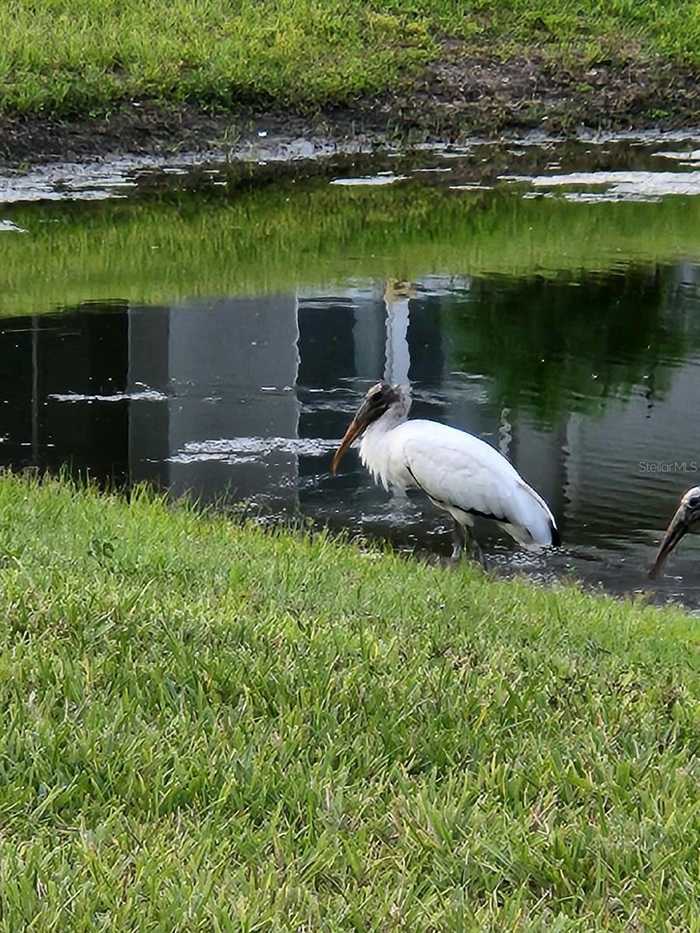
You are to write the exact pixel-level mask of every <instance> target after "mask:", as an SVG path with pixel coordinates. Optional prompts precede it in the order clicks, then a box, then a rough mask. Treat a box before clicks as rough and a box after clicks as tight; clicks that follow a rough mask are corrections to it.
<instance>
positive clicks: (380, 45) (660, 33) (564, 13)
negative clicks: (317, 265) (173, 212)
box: [0, 0, 700, 114]
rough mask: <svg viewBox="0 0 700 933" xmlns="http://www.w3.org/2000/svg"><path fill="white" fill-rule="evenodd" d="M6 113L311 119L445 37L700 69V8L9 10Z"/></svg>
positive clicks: (578, 0) (565, 2) (483, 2)
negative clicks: (263, 107) (241, 108)
mask: <svg viewBox="0 0 700 933" xmlns="http://www.w3.org/2000/svg"><path fill="white" fill-rule="evenodd" d="M0 35H2V37H3V42H2V44H1V46H0V89H1V99H0V110H4V111H6V112H7V111H9V112H19V113H38V112H42V111H50V112H54V113H59V114H73V113H85V112H89V111H90V110H91V109H95V108H96V109H100V110H104V109H105V108H109V107H110V106H111V105H113V104H115V103H117V102H120V101H124V100H129V99H131V98H142V97H156V98H160V99H164V100H171V101H181V100H184V99H187V100H193V101H196V102H198V103H202V104H216V105H223V106H224V107H236V106H238V105H240V104H242V103H246V102H255V103H263V104H264V103H266V102H267V103H277V104H294V105H298V106H299V105H301V106H303V105H306V106H314V105H317V104H322V103H328V102H333V103H338V102H343V101H347V100H348V99H350V98H352V97H353V96H355V95H358V94H373V93H377V92H380V91H382V90H385V89H387V88H391V87H395V86H396V85H397V84H398V83H399V82H400V81H401V79H402V77H403V76H406V75H409V74H411V73H412V72H414V71H415V70H416V69H417V68H419V67H420V66H421V65H422V64H424V63H426V62H427V61H429V60H430V59H431V58H434V57H435V56H437V55H438V52H439V42H440V41H441V39H442V38H444V37H446V36H450V37H456V38H461V39H463V40H465V41H466V42H467V46H468V48H471V49H473V50H479V49H487V50H488V52H489V54H490V55H495V56H498V55H508V54H511V53H513V52H514V51H519V52H521V53H522V52H523V50H524V49H527V50H531V49H533V48H536V49H537V50H539V51H540V52H542V53H544V54H546V55H551V56H553V57H555V58H556V59H559V60H561V59H562V58H572V57H573V58H576V59H577V60H581V59H582V60H584V61H594V60H597V59H600V58H605V57H609V56H611V55H613V56H615V57H618V58H619V57H624V58H632V59H647V60H648V59H649V58H651V57H652V56H653V55H660V56H663V57H665V58H668V59H671V60H675V61H678V62H682V63H687V64H691V65H697V64H698V63H699V62H700V51H699V50H700V15H699V14H698V8H697V3H696V2H695V0H654V2H649V0H645V2H640V0H374V2H372V0H170V2H165V0H43V2H41V3H37V2H32V0H5V2H4V3H3V4H2V5H1V6H0Z"/></svg>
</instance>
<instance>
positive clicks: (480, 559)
mask: <svg viewBox="0 0 700 933" xmlns="http://www.w3.org/2000/svg"><path fill="white" fill-rule="evenodd" d="M471 551H472V559H473V560H475V561H476V562H477V563H479V564H481V567H482V569H483V570H486V569H487V564H486V558H485V557H484V552H483V551H482V550H481V546H480V544H479V543H478V541H477V540H476V538H475V537H474V535H472V540H471Z"/></svg>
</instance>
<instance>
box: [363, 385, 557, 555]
mask: <svg viewBox="0 0 700 933" xmlns="http://www.w3.org/2000/svg"><path fill="white" fill-rule="evenodd" d="M409 409H410V396H409V395H408V393H407V392H406V391H402V392H401V393H400V398H399V400H398V401H396V402H395V403H394V404H393V405H391V406H390V407H389V408H388V410H387V411H386V412H385V413H384V414H383V415H382V416H381V417H380V418H378V419H377V420H376V421H374V422H373V423H372V424H370V425H369V426H368V428H367V430H366V431H365V433H364V435H363V437H362V441H361V444H360V458H361V460H362V462H363V464H364V465H365V466H366V467H367V468H368V469H369V471H370V473H371V474H372V476H373V478H375V479H376V480H378V481H379V482H381V483H382V485H383V486H384V487H385V488H387V489H388V488H389V487H390V486H391V487H395V488H398V489H402V490H406V489H412V488H414V489H415V488H418V489H422V490H423V492H425V494H426V495H427V496H428V497H429V498H430V499H431V500H432V502H433V503H434V504H435V505H436V506H437V507H438V508H440V509H443V510H444V511H446V512H448V513H449V514H450V515H452V517H453V518H454V519H455V521H457V522H458V523H459V524H461V525H471V524H472V523H473V520H474V517H475V516H477V515H481V516H485V517H487V518H491V519H493V520H494V521H496V522H497V523H498V524H499V525H500V526H501V527H502V528H503V529H504V530H505V531H507V532H508V534H510V535H511V537H513V538H515V540H516V541H518V542H519V543H520V544H523V545H525V546H526V547H532V546H547V545H551V544H553V543H554V541H555V538H556V536H557V530H556V523H555V521H554V517H553V515H552V513H551V512H550V510H549V508H548V507H547V504H546V503H545V501H544V500H543V499H542V497H541V496H540V495H538V493H536V492H535V490H534V489H532V488H531V487H530V486H528V484H527V483H526V482H525V480H524V479H523V478H522V477H521V476H520V474H519V473H518V471H517V470H516V469H515V467H514V466H513V465H512V464H511V463H509V462H508V460H506V458H505V457H504V456H502V455H501V454H500V453H499V452H498V451H497V450H496V449H495V448H494V447H492V446H491V445H490V444H488V443H486V442H485V441H483V440H481V439H480V438H478V437H474V435H472V434H467V433H466V432H465V431H459V430H457V429H456V428H451V427H448V426H447V425H444V424H439V423H438V422H435V421H422V420H418V419H416V420H413V421H407V420H406V418H407V416H408V411H409Z"/></svg>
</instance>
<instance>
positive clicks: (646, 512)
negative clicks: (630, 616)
mask: <svg viewBox="0 0 700 933" xmlns="http://www.w3.org/2000/svg"><path fill="white" fill-rule="evenodd" d="M699 196H700V142H699V141H698V140H697V139H692V138H686V139H684V138H665V139H644V138H641V139H628V140H603V141H600V140H599V141H597V142H595V143H593V142H590V141H589V142H585V141H581V142H578V143H568V144H566V145H557V144H553V143H546V144H541V143H540V144H537V145H535V144H529V143H526V142H519V143H518V142H511V143H508V144H504V145H501V146H494V145H479V144H474V145H473V146H470V147H466V148H464V149H457V150H455V149H449V148H442V149H439V148H438V149H435V148H434V149H426V150H424V151H421V152H417V153H413V154H411V155H410V156H406V155H398V154H394V153H388V154H387V153H384V154H381V155H374V156H372V157H369V156H353V157H347V156H345V157H342V156H339V157H337V158H335V159H330V160H325V161H323V162H321V163H313V162H310V161H299V162H297V163H293V164H286V163H285V164H277V165H274V164H257V163H250V164H245V165H216V164H206V165H196V166H193V165H187V164H184V163H183V164H180V165H178V164H170V165H167V166H160V167H159V166H146V167H143V166H142V167H138V166H133V165H131V166H130V165H118V166H115V165H111V166H106V167H105V166H97V167H92V168H90V169H81V170H80V171H77V170H70V169H67V168H64V169H54V170H52V171H51V173H48V174H42V173H36V174H34V175H27V176H21V177H18V178H15V179H7V180H6V181H5V182H4V184H3V185H2V186H0V202H2V203H0V255H1V256H2V264H1V266H0V283H1V284H2V289H1V290H0V314H2V317H1V318H0V349H1V354H0V464H2V465H4V466H5V467H8V468H24V467H38V468H39V469H41V470H50V471H57V470H59V469H62V468H65V467H68V468H70V469H71V470H73V471H74V472H76V473H80V474H82V475H85V474H89V475H90V476H92V477H95V478H97V479H99V480H110V481H112V482H114V483H117V484H119V485H128V484H131V483H136V482H142V481H147V482H151V483H155V484H157V485H158V486H160V487H163V488H166V489H168V490H170V491H171V492H172V494H173V495H180V494H184V493H186V492H190V493H193V494H194V495H195V496H196V497H198V498H199V499H200V500H202V501H205V502H211V503H217V504H219V505H220V506H221V507H225V508H228V507H231V506H232V505H233V504H234V503H243V502H244V503H246V504H247V506H246V507H247V508H248V510H249V511H250V512H251V514H256V515H259V516H260V517H261V518H276V517H284V518H296V519H299V518H302V519H309V520H312V521H313V522H315V523H319V524H326V525H329V526H330V527H332V528H333V529H346V530H348V531H349V532H351V533H353V534H356V535H362V536H365V537H380V538H384V539H388V540H389V541H391V542H392V543H393V545H394V546H396V547H398V548H402V549H407V550H411V551H414V552H416V553H417V554H419V555H426V554H429V555H447V554H449V551H450V547H451V540H450V528H449V523H448V522H447V521H446V519H445V517H444V516H443V515H442V514H441V513H437V512H435V511H434V510H433V509H432V508H431V507H430V505H429V504H428V503H426V502H424V501H423V500H421V499H420V498H414V497H409V498H408V499H402V498H399V497H397V496H395V495H390V494H387V493H385V492H383V491H382V490H381V489H378V488H377V487H376V486H374V485H373V484H372V482H371V481H370V480H369V478H368V476H367V474H366V473H365V472H364V471H363V470H362V468H361V467H360V465H359V461H358V458H357V456H356V454H350V455H349V456H348V457H347V459H346V461H345V462H344V464H343V467H342V470H341V475H339V476H338V477H336V478H332V477H331V475H330V473H329V464H330V458H331V453H332V451H333V449H334V447H335V446H336V444H337V441H338V438H340V437H341V435H342V434H343V432H344V429H345V427H346V425H347V422H348V420H349V418H350V417H351V415H352V412H353V411H354V409H355V408H356V406H357V404H358V401H359V399H360V396H361V395H362V394H363V393H364V392H365V391H366V389H367V388H368V386H369V385H371V384H372V383H373V382H375V381H377V380H378V379H379V378H386V379H388V380H391V381H394V382H410V383H411V385H412V390H413V398H414V408H413V413H414V414H415V415H416V416H419V417H427V418H434V419H436V420H439V421H443V422H446V423H448V424H451V425H454V426H457V427H460V428H464V429H466V430H468V431H471V432H473V433H475V434H478V435H479V436H481V437H483V438H485V439H487V440H488V441H490V442H491V443H492V444H494V445H495V446H496V447H497V448H498V449H499V450H501V451H502V452H503V453H504V454H505V455H506V456H508V457H509V458H510V459H511V460H512V461H513V462H514V463H515V464H516V466H517V468H518V469H519V470H520V472H521V473H522V474H523V475H524V476H525V477H526V479H527V480H528V481H529V482H530V483H531V484H532V485H533V486H534V487H535V488H536V489H537V490H539V492H540V493H541V494H542V495H543V496H544V497H545V498H546V499H547V501H548V502H549V504H550V506H551V508H552V510H553V512H554V513H555V515H556V518H557V521H558V523H559V526H560V529H561V533H562V538H563V546H562V548H561V549H559V550H558V551H556V552H554V553H549V554H544V555H539V556H532V555H529V554H525V553H523V552H522V551H519V550H517V548H515V546H514V545H512V543H511V542H510V541H509V540H507V539H505V538H504V537H503V536H501V535H500V534H499V533H498V532H497V531H496V530H494V529H493V528H492V527H490V526H489V525H488V524H486V525H484V526H483V527H482V528H480V529H479V535H480V538H481V540H482V542H483V544H484V550H485V553H486V555H487V558H488V561H489V564H490V566H491V567H492V568H494V569H496V570H501V571H503V572H505V573H510V572H513V571H521V572H525V573H529V574H531V575H532V576H534V577H536V578H538V579H543V580H549V579H553V578H556V577H562V576H568V577H576V578H578V579H579V580H582V581H584V582H585V583H586V584H589V585H593V586H602V587H604V588H605V589H607V590H609V591H611V592H614V593H636V592H644V593H645V594H646V595H647V597H648V598H650V599H653V600H656V601H668V600H676V601H682V602H684V603H685V604H686V605H687V606H689V607H691V608H695V607H698V606H700V550H699V549H698V547H697V546H695V544H694V542H693V541H692V540H691V539H687V540H686V541H685V542H684V543H683V544H682V545H681V548H680V550H679V551H678V553H677V554H676V555H674V556H673V557H672V558H671V560H670V562H669V564H668V567H667V572H666V575H665V576H664V577H663V579H661V580H659V581H656V582H654V583H653V584H651V583H649V582H648V581H647V580H646V575H645V572H646V569H647V568H648V566H649V563H650V561H651V559H652V557H653V554H654V550H655V547H656V545H657V543H658V540H659V537H660V534H661V532H662V530H663V529H664V527H665V526H666V524H667V522H668V520H669V518H670V516H671V514H672V513H673V511H674V509H675V507H676V502H677V499H678V496H679V494H680V493H681V492H682V491H683V490H685V489H686V488H688V487H689V486H691V485H694V484H696V483H699V482H700V432H698V429H697V424H698V419H697V413H698V400H699V399H700V197H699Z"/></svg>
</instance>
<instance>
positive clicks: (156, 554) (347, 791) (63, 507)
mask: <svg viewBox="0 0 700 933" xmlns="http://www.w3.org/2000/svg"><path fill="white" fill-rule="evenodd" d="M0 517H1V520H2V524H1V527H2V569H1V570H0V573H1V575H2V588H1V590H0V606H1V608H2V619H3V624H2V628H1V629H0V663H1V668H0V690H1V691H2V704H1V706H0V709H2V713H3V719H4V722H3V729H2V738H1V739H0V742H1V747H2V752H1V756H0V761H1V762H2V776H3V780H2V782H1V783H0V812H1V813H2V824H3V835H2V841H1V842H0V851H1V852H2V859H1V860H0V865H1V866H2V887H1V889H0V890H1V893H0V901H1V903H2V913H1V920H0V927H1V928H2V929H5V930H17V929H21V928H26V927H27V926H28V924H29V923H32V922H33V925H34V928H36V929H76V930H93V929H98V928H99V929H133V928H138V929H167V930H175V929H177V930H188V931H191V930H197V929H201V930H205V929H206V930H210V929H241V930H265V929H275V930H278V929H299V928H301V927H302V926H303V927H305V928H307V929H328V930H341V929H362V930H380V929H381V930H387V929H407V930H438V929H440V930H444V929H479V930H499V931H504V930H520V929H547V930H554V929H556V930H601V929H610V930H629V929H631V928H636V929H653V930H665V929H667V930H671V929H687V930H691V929H697V928H698V923H699V922H700V913H699V911H698V906H697V905H698V903H700V896H699V895H700V890H699V889H698V872H697V853H698V847H699V846H700V822H699V821H698V806H697V758H696V757H695V756H696V755H697V753H698V747H697V745H698V714H699V712H700V708H699V706H698V645H699V643H700V636H699V635H698V627H697V621H696V620H692V619H690V618H688V617H685V616H683V615H681V614H680V613H676V612H671V611H667V612H663V613H662V612H657V611H652V610H647V609H643V608H641V607H635V606H632V605H630V604H622V603H617V602H613V601H610V600H606V599H602V598H592V597H588V596H584V595H582V594H581V593H579V592H577V591H576V590H574V589H569V588H562V589H557V590H544V589H536V588H534V587H532V586H529V585H525V584H523V583H518V582H510V583H505V582H500V583H497V582H490V581H488V580H487V579H485V578H484V577H483V576H482V575H481V574H480V572H478V571H477V570H474V569H471V568H468V567H466V566H465V567H464V568H462V569H460V570H459V571H444V570H441V569H438V568H430V567H427V566H421V565H418V564H416V563H414V562H412V561H410V560H406V559H404V558H399V557H396V556H392V555H388V554H387V555H377V554H372V555H367V554H363V553H361V552H360V551H358V550H356V549H354V548H353V547H350V546H342V545H339V544H336V543H333V542H332V541H330V540H329V539H327V538H325V537H323V536H317V537H314V538H306V537H300V536H294V535H291V534H288V533H278V534H270V533H264V532H262V531H260V530H258V529H255V528H252V527H248V528H243V529H241V528H238V527H234V526H232V525H231V524H229V523H227V522H226V521H224V520H223V519H221V518H214V517H212V518H207V517H201V516H197V515H196V514H195V513H194V511H193V510H191V509H188V508H184V507H182V508H177V509H175V510H174V511H173V510H169V509H167V508H166V507H165V505H164V504H163V503H162V502H160V501H157V500H154V499H153V498H150V497H148V496H146V495H143V494H142V495H136V496H135V497H134V498H133V500H132V501H131V502H128V503H127V502H124V501H121V500H119V499H118V498H113V497H100V496H98V495H97V494H95V493H93V492H84V491H83V492H76V491H74V490H73V489H71V488H70V487H69V486H68V485H61V484H59V483H55V482H52V483H50V484H47V485H44V486H39V485H36V484H35V483H32V482H28V481H23V480H19V479H14V478H10V477H4V478H2V480H1V481H0Z"/></svg>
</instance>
